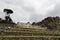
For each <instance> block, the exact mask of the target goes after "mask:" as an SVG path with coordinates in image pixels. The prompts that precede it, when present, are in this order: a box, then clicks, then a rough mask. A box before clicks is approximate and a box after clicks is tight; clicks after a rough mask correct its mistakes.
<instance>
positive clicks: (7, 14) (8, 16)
mask: <svg viewBox="0 0 60 40" xmlns="http://www.w3.org/2000/svg"><path fill="white" fill-rule="evenodd" d="M3 12H6V16H5V19H6V20H7V21H10V22H11V21H12V19H11V18H10V14H12V13H13V11H12V10H11V9H4V10H3Z"/></svg>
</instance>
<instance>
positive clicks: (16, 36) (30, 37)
mask: <svg viewBox="0 0 60 40" xmlns="http://www.w3.org/2000/svg"><path fill="white" fill-rule="evenodd" d="M0 38H60V36H0Z"/></svg>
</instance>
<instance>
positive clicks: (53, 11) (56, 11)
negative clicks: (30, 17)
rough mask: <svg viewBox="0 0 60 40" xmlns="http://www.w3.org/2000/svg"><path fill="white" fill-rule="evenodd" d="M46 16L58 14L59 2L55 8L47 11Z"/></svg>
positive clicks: (59, 11)
mask: <svg viewBox="0 0 60 40" xmlns="http://www.w3.org/2000/svg"><path fill="white" fill-rule="evenodd" d="M46 16H60V3H59V4H56V5H55V8H54V9H53V10H51V11H48V12H47V15H46Z"/></svg>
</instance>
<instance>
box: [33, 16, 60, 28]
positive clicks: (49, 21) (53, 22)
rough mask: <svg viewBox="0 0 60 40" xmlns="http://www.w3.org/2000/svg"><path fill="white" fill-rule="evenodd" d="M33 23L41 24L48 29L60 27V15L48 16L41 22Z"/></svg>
mask: <svg viewBox="0 0 60 40" xmlns="http://www.w3.org/2000/svg"><path fill="white" fill-rule="evenodd" d="M32 25H40V26H42V27H47V28H48V29H60V17H58V16H56V17H47V18H45V19H44V20H42V21H41V22H37V23H35V22H33V23H32Z"/></svg>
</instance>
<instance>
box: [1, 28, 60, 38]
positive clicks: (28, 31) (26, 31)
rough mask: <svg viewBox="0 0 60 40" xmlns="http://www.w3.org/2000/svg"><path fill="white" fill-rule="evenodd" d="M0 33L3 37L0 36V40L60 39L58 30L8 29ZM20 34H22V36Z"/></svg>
mask: <svg viewBox="0 0 60 40" xmlns="http://www.w3.org/2000/svg"><path fill="white" fill-rule="evenodd" d="M0 33H3V35H0V38H60V30H45V29H33V28H10V29H5V30H2V31H1V30H0ZM15 33H16V34H15ZM20 33H22V35H21V34H20ZM4 34H5V35H4ZM14 34H15V35H14ZM18 34H19V35H18ZM23 34H28V36H25V35H23ZM30 34H33V35H32V36H30ZM34 34H35V35H34ZM37 34H38V35H39V34H44V35H43V36H42V35H39V36H36V35H37ZM45 34H48V35H47V36H45ZM49 34H52V35H54V34H58V35H59V36H50V35H49Z"/></svg>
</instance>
